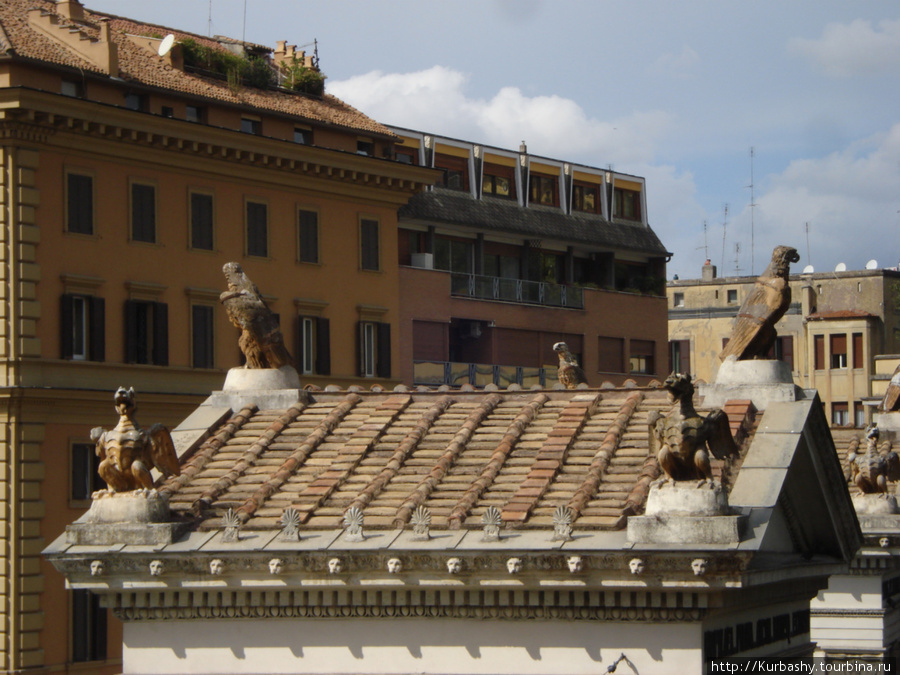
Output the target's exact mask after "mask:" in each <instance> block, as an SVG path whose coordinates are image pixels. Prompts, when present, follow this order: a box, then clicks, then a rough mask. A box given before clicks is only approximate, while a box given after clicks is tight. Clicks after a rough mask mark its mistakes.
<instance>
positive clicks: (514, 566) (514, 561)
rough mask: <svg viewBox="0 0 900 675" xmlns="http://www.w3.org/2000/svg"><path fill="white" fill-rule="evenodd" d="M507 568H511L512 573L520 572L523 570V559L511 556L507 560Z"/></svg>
mask: <svg viewBox="0 0 900 675" xmlns="http://www.w3.org/2000/svg"><path fill="white" fill-rule="evenodd" d="M506 569H507V570H509V573H510V574H518V573H519V572H521V571H522V559H521V558H510V559H509V560H507V561H506Z"/></svg>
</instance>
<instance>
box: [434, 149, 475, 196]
mask: <svg viewBox="0 0 900 675" xmlns="http://www.w3.org/2000/svg"><path fill="white" fill-rule="evenodd" d="M434 167H435V168H436V169H441V170H442V171H443V172H444V180H443V182H442V185H443V186H444V187H445V188H450V189H451V190H468V189H469V162H468V161H466V159H465V158H464V157H453V156H452V155H442V154H438V155H436V156H435V158H434Z"/></svg>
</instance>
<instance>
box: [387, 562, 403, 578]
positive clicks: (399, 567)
mask: <svg viewBox="0 0 900 675" xmlns="http://www.w3.org/2000/svg"><path fill="white" fill-rule="evenodd" d="M402 571H403V563H402V562H401V561H400V558H391V559H390V560H388V572H390V573H391V574H400V572H402Z"/></svg>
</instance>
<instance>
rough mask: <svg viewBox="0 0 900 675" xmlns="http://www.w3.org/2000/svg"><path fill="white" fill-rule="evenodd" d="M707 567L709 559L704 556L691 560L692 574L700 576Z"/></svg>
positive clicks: (704, 572)
mask: <svg viewBox="0 0 900 675" xmlns="http://www.w3.org/2000/svg"><path fill="white" fill-rule="evenodd" d="M707 567H709V560H707V559H706V558H695V559H694V560H693V562H691V569H692V570H693V571H694V575H695V576H698V577H702V576H703V575H704V574H706V569H707Z"/></svg>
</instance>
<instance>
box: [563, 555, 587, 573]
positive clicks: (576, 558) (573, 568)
mask: <svg viewBox="0 0 900 675" xmlns="http://www.w3.org/2000/svg"><path fill="white" fill-rule="evenodd" d="M566 564H567V565H568V566H569V571H570V572H571V573H572V574H578V573H579V572H580V571H581V570H582V568H583V567H584V561H583V560H582V559H581V556H580V555H570V556H569V557H568V558H566Z"/></svg>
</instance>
